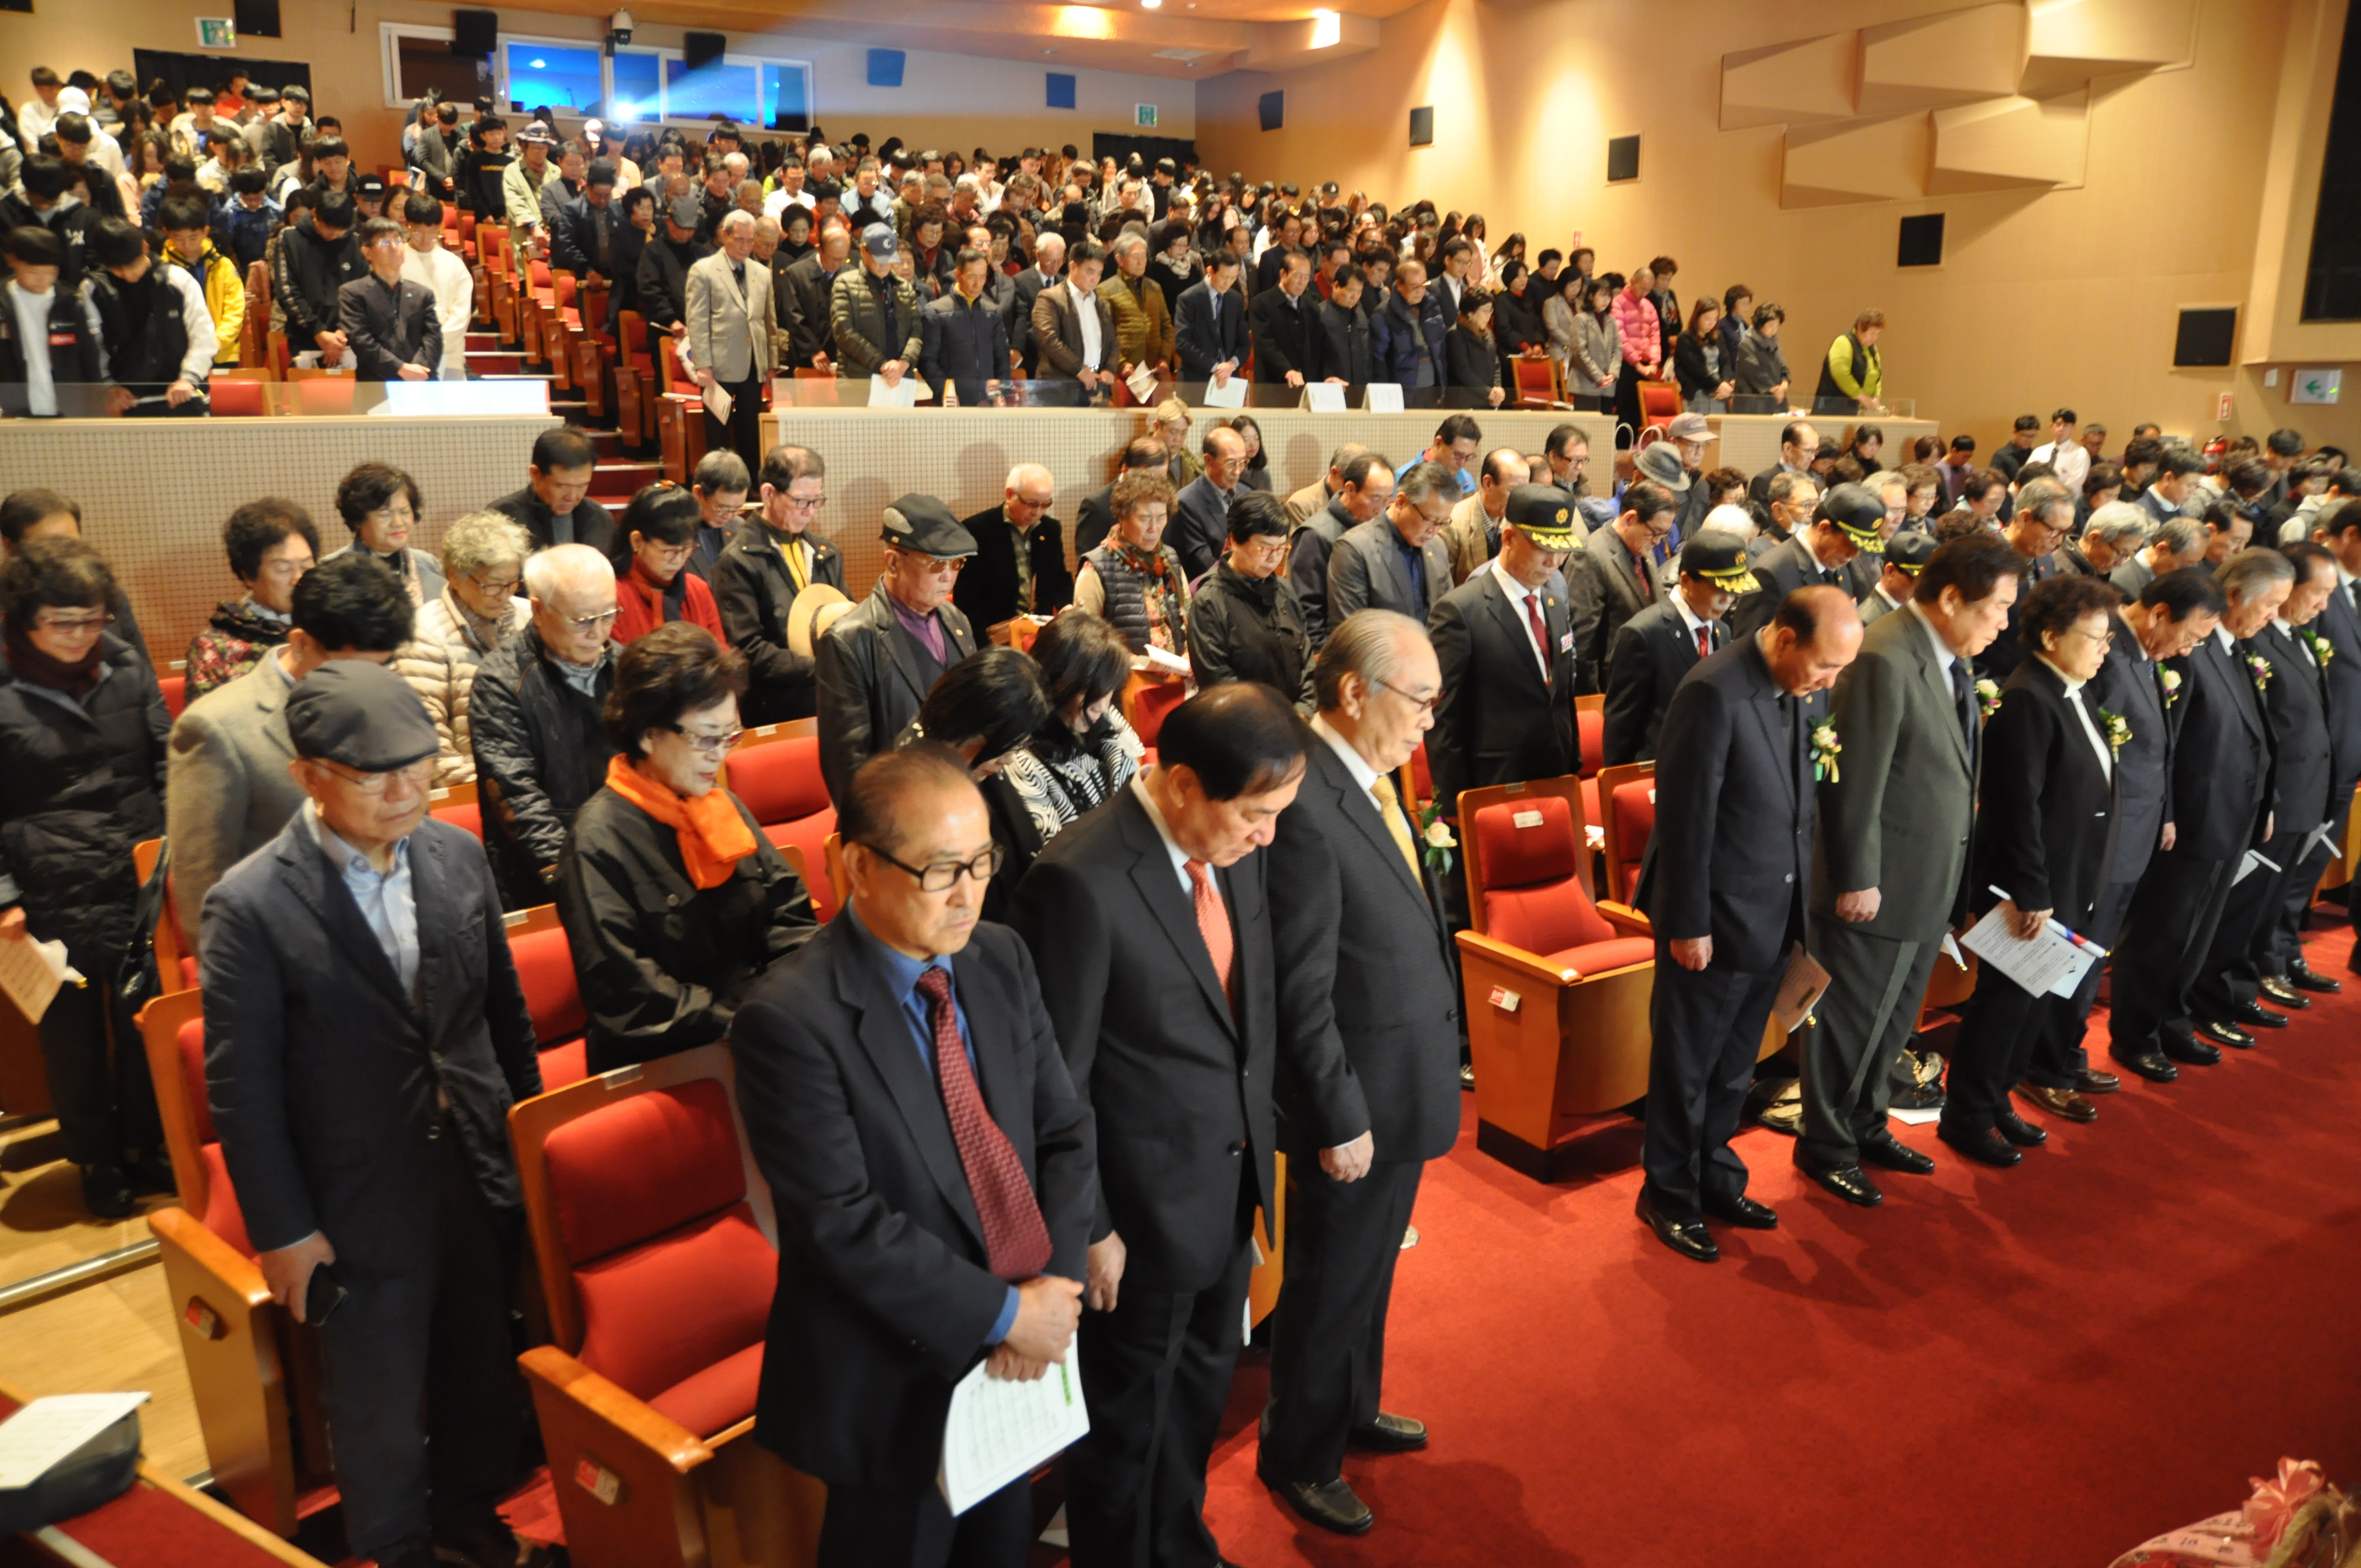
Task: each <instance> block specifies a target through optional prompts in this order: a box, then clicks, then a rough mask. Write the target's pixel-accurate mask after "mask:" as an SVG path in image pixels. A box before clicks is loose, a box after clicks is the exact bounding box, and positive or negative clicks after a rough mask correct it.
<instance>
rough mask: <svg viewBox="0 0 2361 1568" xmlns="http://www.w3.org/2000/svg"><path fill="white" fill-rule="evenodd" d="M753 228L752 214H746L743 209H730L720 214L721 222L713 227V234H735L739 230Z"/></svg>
mask: <svg viewBox="0 0 2361 1568" xmlns="http://www.w3.org/2000/svg"><path fill="white" fill-rule="evenodd" d="M753 226H754V214H752V213H750V212H748V211H747V210H746V209H745V208H743V207H732V208H730V210H729V211H728V212H726V213H724V214H721V221H720V222H719V223H718V224H715V225H713V232H714V233H715V234H735V233H737V232H738V231H739V230H740V229H751V228H752V227H753Z"/></svg>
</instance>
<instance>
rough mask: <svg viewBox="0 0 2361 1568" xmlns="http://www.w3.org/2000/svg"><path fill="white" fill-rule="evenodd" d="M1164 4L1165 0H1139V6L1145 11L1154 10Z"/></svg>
mask: <svg viewBox="0 0 2361 1568" xmlns="http://www.w3.org/2000/svg"><path fill="white" fill-rule="evenodd" d="M1163 4H1164V0H1139V8H1140V9H1141V10H1143V11H1153V10H1155V9H1156V8H1157V7H1158V6H1159V5H1163Z"/></svg>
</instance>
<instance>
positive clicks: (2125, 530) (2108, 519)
mask: <svg viewBox="0 0 2361 1568" xmlns="http://www.w3.org/2000/svg"><path fill="white" fill-rule="evenodd" d="M2147 521H2148V519H2147V512H2146V511H2145V510H2142V509H2141V508H2140V507H2138V506H2136V505H2135V504H2134V503H2133V502H2130V501H2109V502H2108V503H2107V504H2106V505H2105V506H2103V507H2101V508H2100V509H2099V510H2096V511H2094V512H2092V514H2091V521H2090V523H2089V525H2088V526H2086V527H2085V528H2084V529H2083V530H2082V536H2083V537H2084V538H2086V539H2103V540H2105V541H2106V542H2107V543H2109V544H2111V545H2113V546H2114V548H2115V549H2117V550H2119V551H2122V552H2123V553H2124V554H2130V553H2131V552H2133V551H2135V550H2136V549H2138V548H2139V547H2140V546H2141V545H2143V544H2145V543H2147Z"/></svg>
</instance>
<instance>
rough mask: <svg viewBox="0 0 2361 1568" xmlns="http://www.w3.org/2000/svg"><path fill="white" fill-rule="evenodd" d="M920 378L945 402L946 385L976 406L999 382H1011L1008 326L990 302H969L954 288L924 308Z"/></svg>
mask: <svg viewBox="0 0 2361 1568" xmlns="http://www.w3.org/2000/svg"><path fill="white" fill-rule="evenodd" d="M918 336H919V341H920V343H921V344H922V345H923V346H922V347H920V349H919V350H918V374H919V375H921V376H924V377H925V378H927V385H928V386H930V387H932V388H933V389H935V397H936V400H938V401H939V400H941V398H942V395H943V387H944V384H945V383H946V382H948V383H950V386H951V388H952V389H954V390H956V391H957V392H958V393H959V400H960V401H961V402H962V403H965V404H966V405H967V406H968V407H970V408H975V407H977V406H978V405H980V404H982V403H983V400H984V395H985V394H984V389H985V387H986V385H987V384H988V383H990V382H993V381H1005V380H1006V379H1007V378H1008V327H1007V324H1006V323H1005V322H1004V321H1002V319H1001V315H1000V312H999V311H998V310H997V309H995V308H994V305H993V303H992V302H991V301H990V300H989V299H986V298H983V297H982V296H978V298H977V299H976V302H975V303H973V304H972V305H971V304H969V303H968V302H966V301H965V300H962V299H961V298H960V296H959V291H957V290H952V291H950V292H949V293H947V294H945V295H944V296H943V297H942V298H941V299H939V300H932V301H929V302H928V303H926V304H925V305H922V306H920V307H919V310H918Z"/></svg>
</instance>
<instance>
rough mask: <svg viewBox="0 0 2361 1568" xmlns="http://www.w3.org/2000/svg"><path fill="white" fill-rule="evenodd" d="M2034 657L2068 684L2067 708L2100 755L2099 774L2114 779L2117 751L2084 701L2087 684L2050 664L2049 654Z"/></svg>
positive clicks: (2039, 654)
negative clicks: (2079, 722) (2083, 693)
mask: <svg viewBox="0 0 2361 1568" xmlns="http://www.w3.org/2000/svg"><path fill="white" fill-rule="evenodd" d="M2034 657H2035V658H2037V659H2038V660H2040V661H2041V662H2042V663H2044V664H2048V667H2049V673H2050V674H2053V675H2056V676H2057V677H2058V678H2059V680H2061V681H2063V682H2065V683H2066V706H2067V707H2070V708H2072V709H2073V710H2074V717H2075V718H2079V719H2081V721H2082V733H2083V735H2085V736H2086V737H2088V738H2089V740H2090V742H2091V750H2092V751H2096V752H2097V753H2098V754H2099V772H2100V773H2103V774H2105V775H2106V776H2107V777H2108V778H2114V776H2115V749H2114V747H2113V746H2110V745H2108V744H2107V738H2106V737H2105V736H2103V735H2102V734H2100V733H2099V726H2098V724H2097V722H2096V721H2095V720H2094V719H2092V717H2091V708H2090V705H2089V704H2088V703H2085V702H2084V701H2083V700H2082V687H2083V685H2085V684H2086V683H2084V682H2082V681H2078V680H2076V679H2075V678H2074V677H2073V676H2071V675H2070V674H2067V673H2066V672H2065V671H2063V670H2061V669H2059V667H2058V666H2057V665H2056V664H2052V663H2050V662H2049V656H2048V654H2047V653H2036V654H2035V655H2034Z"/></svg>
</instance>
